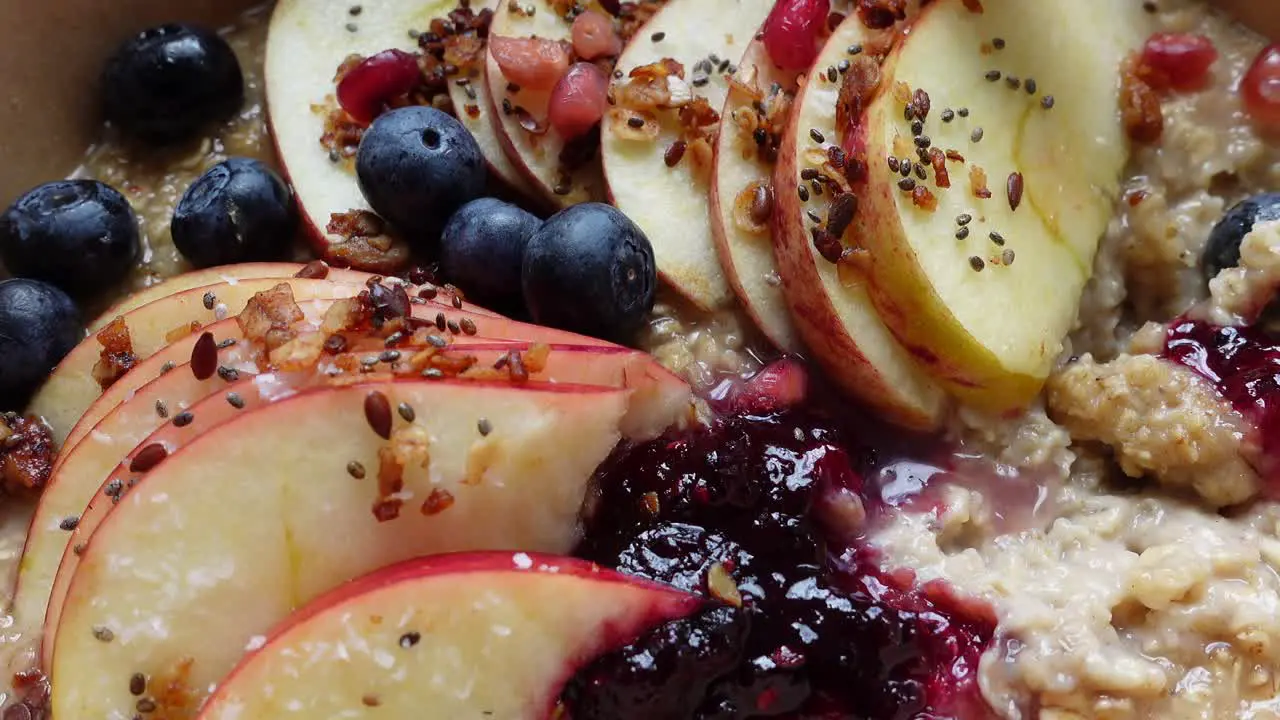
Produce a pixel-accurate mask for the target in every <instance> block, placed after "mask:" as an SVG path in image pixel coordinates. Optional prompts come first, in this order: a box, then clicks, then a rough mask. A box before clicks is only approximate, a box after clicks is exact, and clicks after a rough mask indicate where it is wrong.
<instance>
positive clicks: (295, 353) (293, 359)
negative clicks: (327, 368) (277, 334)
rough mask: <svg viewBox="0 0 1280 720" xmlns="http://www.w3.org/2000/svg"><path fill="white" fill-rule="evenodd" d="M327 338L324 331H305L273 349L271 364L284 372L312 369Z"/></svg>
mask: <svg viewBox="0 0 1280 720" xmlns="http://www.w3.org/2000/svg"><path fill="white" fill-rule="evenodd" d="M334 337H342V336H341V335H335V336H334ZM326 339H327V336H326V335H325V333H322V332H308V333H303V334H301V335H299V336H298V337H296V338H294V339H292V340H290V341H289V342H286V343H285V344H283V345H281V346H280V347H278V348H276V349H275V350H272V351H271V353H270V355H269V356H268V357H269V359H270V362H271V366H272V367H273V368H276V369H277V370H281V371H284V372H301V371H303V370H310V369H312V368H314V367H315V366H316V364H317V363H318V362H319V361H320V355H321V354H322V353H324V350H325V340H326Z"/></svg>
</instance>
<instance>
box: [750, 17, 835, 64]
mask: <svg viewBox="0 0 1280 720" xmlns="http://www.w3.org/2000/svg"><path fill="white" fill-rule="evenodd" d="M830 12H831V2H830V0H780V1H779V2H778V4H776V5H774V6H773V10H772V11H771V12H770V13H769V17H768V18H767V19H766V20H765V21H764V29H763V31H762V32H763V34H764V46H765V49H766V50H768V51H769V57H770V59H772V60H773V62H774V64H776V65H778V66H779V67H781V68H782V69H784V70H807V69H809V66H810V65H812V64H813V61H814V60H815V59H816V58H817V57H818V49H819V48H818V36H819V34H820V33H821V32H822V29H823V25H824V23H826V20H827V14H828V13H830Z"/></svg>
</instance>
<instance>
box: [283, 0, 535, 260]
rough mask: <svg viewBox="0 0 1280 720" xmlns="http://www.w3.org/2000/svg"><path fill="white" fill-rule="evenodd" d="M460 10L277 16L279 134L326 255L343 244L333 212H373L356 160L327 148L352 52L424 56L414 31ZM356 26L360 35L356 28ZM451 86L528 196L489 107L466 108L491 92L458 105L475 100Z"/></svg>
mask: <svg viewBox="0 0 1280 720" xmlns="http://www.w3.org/2000/svg"><path fill="white" fill-rule="evenodd" d="M457 6H458V3H457V0H425V2H409V3H406V2H396V1H395V0H369V1H368V2H362V3H360V8H361V9H360V14H359V16H356V17H353V16H351V15H350V14H349V12H348V10H349V9H350V7H351V6H350V5H343V4H341V3H334V2H328V1H327V0H282V1H281V2H279V3H277V4H276V6H275V10H273V11H272V14H271V25H270V27H269V28H268V31H267V49H266V60H265V68H264V77H265V79H266V84H267V85H266V89H267V109H268V111H269V113H270V116H271V129H272V135H273V137H274V138H275V143H276V149H277V150H278V154H279V156H280V161H281V163H282V164H283V165H284V168H285V171H286V172H287V173H288V175H289V179H290V182H291V183H292V184H293V187H294V190H295V192H296V193H297V197H298V205H299V207H300V209H301V211H302V216H303V218H304V219H305V221H306V225H307V228H308V231H309V233H310V235H311V238H312V242H313V245H314V246H315V247H316V249H317V251H318V252H320V253H321V254H323V253H324V252H325V251H326V250H328V248H329V246H330V245H331V244H334V243H337V242H341V238H339V237H338V236H336V235H330V234H329V233H328V232H327V231H326V229H325V228H326V226H327V225H328V224H329V219H330V216H331V215H332V214H333V213H345V212H347V211H349V210H368V209H369V204H368V202H367V201H366V200H365V198H364V195H363V194H362V193H361V192H360V188H359V186H358V185H357V183H356V176H355V172H354V169H353V167H352V166H351V164H350V162H347V161H344V160H340V161H338V162H334V161H332V160H330V158H329V153H328V151H327V150H326V149H325V148H324V147H322V146H321V144H320V137H321V135H323V134H324V132H325V117H326V113H327V111H328V110H329V108H331V107H333V104H334V102H335V100H334V93H335V92H336V87H335V84H334V76H335V74H336V73H337V70H338V66H339V65H341V64H342V62H343V60H345V59H346V58H347V57H348V56H350V55H365V56H368V55H373V54H375V53H378V52H381V51H383V50H392V49H395V50H404V51H407V52H415V51H417V50H418V41H417V40H416V39H415V38H413V37H410V36H409V31H410V30H425V29H426V28H427V27H429V25H430V23H431V20H432V19H434V18H442V17H445V16H447V15H448V14H449V12H450V11H451V10H453V9H454V8H456V7H457ZM348 25H355V26H356V27H357V30H355V31H351V30H348V29H347V26H348ZM450 86H451V87H450V95H451V96H452V97H453V98H454V100H455V109H456V111H457V114H458V117H459V120H461V121H462V122H463V124H464V125H466V126H467V129H468V130H470V131H471V132H472V134H473V135H475V137H476V140H477V142H478V143H479V144H480V149H481V150H482V151H483V153H484V157H485V160H486V161H487V162H488V164H489V167H490V169H491V170H492V171H493V174H494V175H495V176H496V177H497V178H499V179H500V180H502V181H503V182H505V183H507V184H508V185H510V186H511V187H512V188H513V189H515V190H517V191H519V192H524V191H526V189H527V188H526V186H525V184H524V179H523V177H522V176H521V175H520V174H519V173H518V172H517V171H516V169H515V167H514V166H513V165H512V164H511V162H510V161H509V160H508V159H507V157H506V155H505V154H504V153H503V152H502V148H501V145H500V144H499V143H498V142H497V133H496V131H495V130H494V128H493V123H492V118H490V117H489V116H488V109H487V108H484V109H483V110H480V111H479V112H478V113H472V114H468V113H466V112H464V105H465V104H472V105H476V106H477V107H480V108H483V105H482V104H481V102H482V101H485V100H486V98H485V97H483V96H481V95H480V92H479V91H480V90H482V89H483V88H476V89H475V90H476V99H473V100H467V101H466V103H458V102H457V101H458V100H460V99H463V98H466V97H467V95H466V93H465V91H463V89H462V88H461V87H453V83H452V82H451V83H450ZM455 90H457V92H456V93H455V92H454V91H455Z"/></svg>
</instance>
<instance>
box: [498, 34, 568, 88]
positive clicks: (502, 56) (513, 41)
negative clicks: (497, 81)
mask: <svg viewBox="0 0 1280 720" xmlns="http://www.w3.org/2000/svg"><path fill="white" fill-rule="evenodd" d="M489 52H490V53H491V54H492V55H493V59H494V60H496V61H497V63H498V69H499V70H501V71H502V76H503V77H505V78H506V79H507V80H509V81H511V82H513V83H515V84H516V85H519V86H520V87H522V88H528V89H530V90H550V89H551V88H553V87H555V84H556V82H557V81H559V80H560V78H561V77H563V76H564V74H565V72H566V71H568V70H569V49H568V48H567V47H565V45H564V44H563V43H560V42H557V41H555V40H548V39H546V38H510V37H500V36H497V35H494V36H490V38H489Z"/></svg>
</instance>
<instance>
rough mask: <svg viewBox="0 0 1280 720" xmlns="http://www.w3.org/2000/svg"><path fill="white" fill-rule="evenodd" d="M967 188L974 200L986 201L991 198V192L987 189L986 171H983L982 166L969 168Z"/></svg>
mask: <svg viewBox="0 0 1280 720" xmlns="http://www.w3.org/2000/svg"><path fill="white" fill-rule="evenodd" d="M969 188H970V189H971V190H972V191H973V196H974V197H976V198H981V199H983V200H986V199H987V198H990V197H991V190H990V188H988V187H987V171H986V170H983V169H982V166H980V165H970V166H969Z"/></svg>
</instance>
